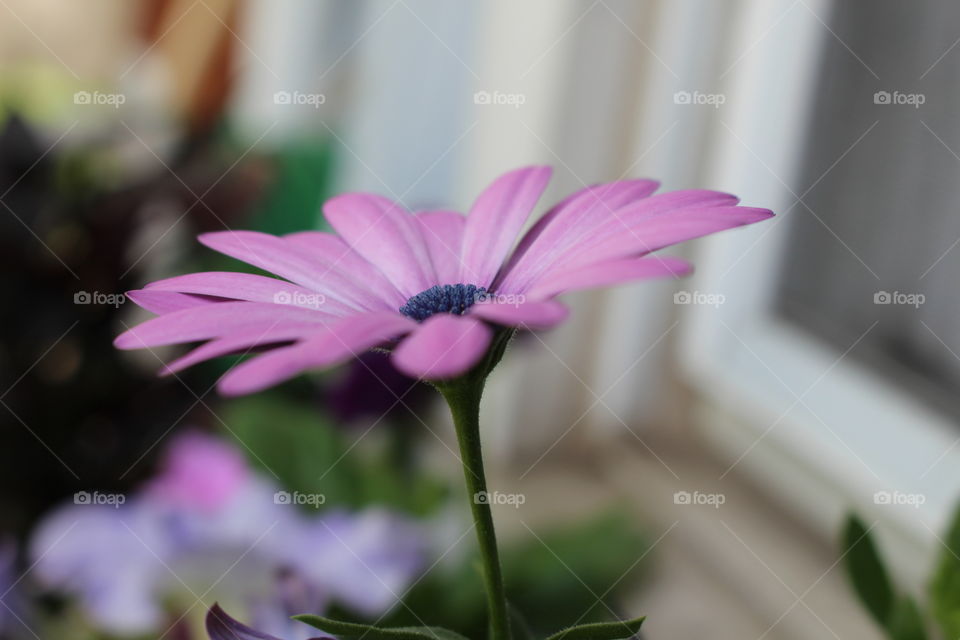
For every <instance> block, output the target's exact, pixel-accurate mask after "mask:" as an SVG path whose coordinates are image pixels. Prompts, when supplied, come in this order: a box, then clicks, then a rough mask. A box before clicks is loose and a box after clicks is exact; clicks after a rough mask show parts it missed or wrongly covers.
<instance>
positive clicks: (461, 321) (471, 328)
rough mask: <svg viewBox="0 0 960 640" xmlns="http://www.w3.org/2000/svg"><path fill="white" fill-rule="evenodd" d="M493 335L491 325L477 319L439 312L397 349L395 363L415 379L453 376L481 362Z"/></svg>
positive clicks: (394, 357)
mask: <svg viewBox="0 0 960 640" xmlns="http://www.w3.org/2000/svg"><path fill="white" fill-rule="evenodd" d="M492 335H493V331H492V330H491V329H490V327H489V326H487V325H486V324H484V323H483V321H481V320H479V319H477V318H474V317H471V316H469V315H465V316H457V315H452V314H449V313H438V314H436V315H434V316H431V317H429V318H427V319H426V320H424V322H423V323H422V324H421V325H420V326H419V327H417V330H416V331H414V332H413V334H412V335H410V336H409V337H407V338H406V339H405V340H404V341H403V342H401V343H400V344H399V346H397V348H396V349H394V351H393V363H394V366H396V367H397V368H398V369H399V370H400V371H402V372H403V373H406V374H407V375H409V376H412V377H414V378H424V379H427V380H443V379H447V378H453V377H456V376H458V375H460V374H461V373H465V372H466V371H468V370H469V369H470V368H471V367H472V366H473V365H475V364H477V362H479V361H480V359H481V358H482V357H483V355H484V354H485V353H486V351H487V347H488V346H489V345H490V339H491V337H492Z"/></svg>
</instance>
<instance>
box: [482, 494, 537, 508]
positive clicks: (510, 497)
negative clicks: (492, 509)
mask: <svg viewBox="0 0 960 640" xmlns="http://www.w3.org/2000/svg"><path fill="white" fill-rule="evenodd" d="M526 501H527V496H525V495H523V494H522V493H501V492H499V491H478V492H477V493H475V494H473V502H474V504H506V505H511V506H512V507H513V508H514V509H519V508H520V505H522V504H523V503H525V502H526Z"/></svg>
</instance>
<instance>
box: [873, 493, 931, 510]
mask: <svg viewBox="0 0 960 640" xmlns="http://www.w3.org/2000/svg"><path fill="white" fill-rule="evenodd" d="M926 501H927V496H925V495H924V494H922V493H904V492H903V491H877V492H876V493H875V494H873V503H874V504H881V505H897V506H900V505H905V506H908V507H913V508H914V509H919V508H920V507H921V506H922V505H923V504H925V503H926Z"/></svg>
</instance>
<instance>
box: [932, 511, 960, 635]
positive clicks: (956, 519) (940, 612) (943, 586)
mask: <svg viewBox="0 0 960 640" xmlns="http://www.w3.org/2000/svg"><path fill="white" fill-rule="evenodd" d="M943 545H944V546H943V548H942V549H941V551H940V556H939V558H938V559H937V564H936V569H935V571H934V574H933V580H932V581H931V582H930V609H931V612H932V614H933V617H934V619H935V620H936V621H937V624H939V625H940V628H941V629H942V630H943V636H944V637H945V638H960V558H958V556H960V509H958V510H957V511H956V512H955V513H954V516H953V521H952V522H951V524H950V529H949V530H948V531H947V535H946V538H945V539H944V541H943Z"/></svg>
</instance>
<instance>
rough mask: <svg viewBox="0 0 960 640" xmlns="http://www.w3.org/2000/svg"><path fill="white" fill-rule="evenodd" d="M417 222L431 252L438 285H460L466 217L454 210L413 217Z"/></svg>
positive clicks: (429, 212) (427, 212) (419, 214)
mask: <svg viewBox="0 0 960 640" xmlns="http://www.w3.org/2000/svg"><path fill="white" fill-rule="evenodd" d="M416 220H417V224H419V225H420V233H421V234H422V235H423V240H424V242H425V243H426V245H427V251H429V253H430V261H431V262H432V263H433V271H434V273H435V274H436V281H437V284H458V283H460V282H461V280H460V267H461V261H460V252H461V247H462V246H463V230H464V228H465V227H466V224H467V219H466V217H464V216H463V215H461V214H459V213H457V212H456V211H423V212H421V213H418V214H417V215H416ZM464 284H467V283H464Z"/></svg>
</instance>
